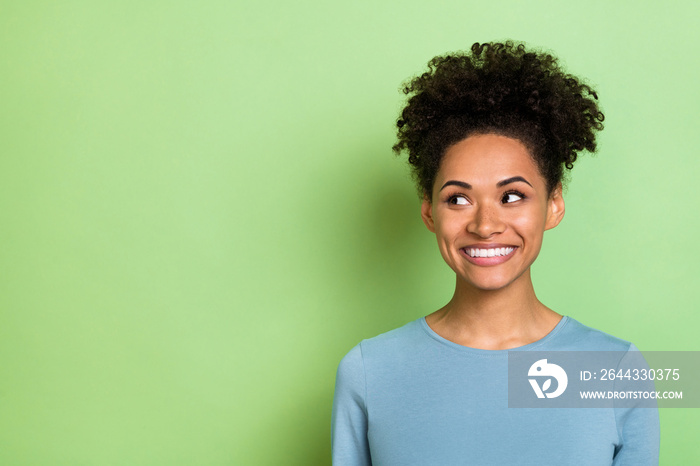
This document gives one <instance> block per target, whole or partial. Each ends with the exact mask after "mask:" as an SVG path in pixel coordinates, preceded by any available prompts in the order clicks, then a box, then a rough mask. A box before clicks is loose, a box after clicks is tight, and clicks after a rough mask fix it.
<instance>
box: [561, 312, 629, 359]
mask: <svg viewBox="0 0 700 466" xmlns="http://www.w3.org/2000/svg"><path fill="white" fill-rule="evenodd" d="M556 344H557V346H559V347H561V348H559V349H561V350H568V351H628V350H630V349H634V345H632V343H630V342H629V341H626V340H623V339H622V338H618V337H615V336H612V335H610V334H609V333H605V332H602V331H600V330H597V329H594V328H592V327H589V326H587V325H584V324H582V323H580V322H579V321H577V320H576V319H573V318H571V317H567V322H566V325H565V327H564V328H563V329H562V331H561V332H560V334H559V338H557V343H556Z"/></svg>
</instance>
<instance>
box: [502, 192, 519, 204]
mask: <svg viewBox="0 0 700 466" xmlns="http://www.w3.org/2000/svg"><path fill="white" fill-rule="evenodd" d="M521 199H525V196H524V195H523V194H521V193H519V192H517V191H509V192H507V193H505V194H503V199H501V202H502V203H503V204H510V203H511V202H515V201H519V200H521Z"/></svg>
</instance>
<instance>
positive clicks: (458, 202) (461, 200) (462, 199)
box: [447, 196, 469, 205]
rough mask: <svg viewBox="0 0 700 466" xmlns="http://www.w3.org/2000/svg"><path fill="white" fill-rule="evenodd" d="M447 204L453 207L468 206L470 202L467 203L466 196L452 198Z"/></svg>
mask: <svg viewBox="0 0 700 466" xmlns="http://www.w3.org/2000/svg"><path fill="white" fill-rule="evenodd" d="M447 202H449V203H450V204H453V205H467V204H469V201H467V198H466V197H464V196H451V197H450V199H449V200H448V201H447Z"/></svg>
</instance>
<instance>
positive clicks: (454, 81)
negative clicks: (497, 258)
mask: <svg viewBox="0 0 700 466" xmlns="http://www.w3.org/2000/svg"><path fill="white" fill-rule="evenodd" d="M403 92H404V94H406V95H410V97H409V99H408V103H407V104H406V107H405V108H404V109H403V111H402V113H401V116H400V118H399V119H398V121H397V123H396V126H397V128H398V132H397V133H398V142H397V143H396V144H395V145H394V146H393V149H394V152H395V153H396V154H397V155H398V154H400V153H401V152H402V151H403V150H404V149H405V150H406V151H407V152H408V162H409V163H410V164H411V166H412V170H413V174H414V177H415V180H416V183H417V185H418V186H417V187H418V190H419V192H420V194H421V195H422V196H424V197H427V198H428V199H430V198H431V195H432V189H433V184H434V183H435V177H436V175H437V172H438V170H439V168H440V161H441V159H442V157H443V155H444V154H445V152H446V150H447V149H448V148H449V147H450V146H451V145H453V144H455V143H457V142H459V141H461V140H463V139H465V138H467V137H469V136H471V135H474V134H488V133H494V134H500V135H503V136H508V137H512V138H515V139H518V140H520V141H521V142H522V143H523V144H524V145H525V146H526V147H527V148H528V150H529V151H530V153H531V154H532V157H533V159H534V160H535V162H536V163H537V166H538V168H539V170H540V173H541V174H542V176H543V178H544V180H545V182H546V186H547V189H548V192H549V193H550V194H551V193H552V191H553V190H554V188H555V187H556V186H557V184H558V183H560V182H562V181H563V177H564V170H563V169H564V167H566V168H567V169H569V170H571V168H573V164H574V162H575V161H576V157H577V154H578V152H580V151H582V150H584V149H585V150H587V151H589V152H594V151H595V150H596V141H595V132H596V131H598V130H601V129H603V123H602V121H603V119H604V116H603V113H602V112H601V111H600V110H599V108H598V102H597V100H598V95H597V94H596V92H595V91H594V90H593V89H591V88H590V87H589V86H588V85H586V84H583V83H582V82H580V79H578V78H576V77H574V76H571V75H569V74H566V73H564V72H563V71H562V70H561V69H560V67H559V65H558V64H557V59H556V58H555V57H553V56H552V55H550V54H547V53H542V52H532V51H527V50H526V49H525V45H524V44H521V43H518V44H515V43H513V42H511V41H507V42H505V43H485V44H480V43H478V42H477V43H475V44H474V45H472V47H471V53H456V54H448V55H444V56H438V57H435V58H433V59H432V60H430V62H429V63H428V71H427V72H426V73H423V74H422V75H420V76H417V77H415V78H413V79H412V80H410V81H409V82H408V83H406V84H405V85H404V86H403Z"/></svg>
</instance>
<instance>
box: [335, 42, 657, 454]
mask: <svg viewBox="0 0 700 466" xmlns="http://www.w3.org/2000/svg"><path fill="white" fill-rule="evenodd" d="M404 92H405V93H406V94H408V95H410V98H409V100H408V104H407V105H406V107H405V108H404V110H403V112H402V115H401V117H400V119H399V120H398V123H397V126H398V142H397V144H396V145H395V146H394V150H395V151H396V152H397V153H400V152H401V151H404V150H405V151H407V152H408V161H409V163H410V164H411V166H412V169H413V172H414V174H415V178H416V181H417V185H418V188H419V191H420V194H421V196H422V199H423V201H422V206H421V215H422V218H423V221H424V222H425V225H426V226H427V228H428V229H429V230H430V231H432V232H433V233H435V236H436V238H437V243H438V248H439V250H440V253H441V254H442V257H443V258H444V260H445V262H447V264H448V265H449V266H450V268H452V270H453V271H454V272H455V275H456V286H455V291H454V295H453V297H452V299H451V300H450V302H449V303H447V305H445V306H444V307H443V308H442V309H439V310H437V311H435V312H433V313H432V314H430V315H428V316H426V317H425V318H421V319H418V320H417V321H414V322H411V323H409V324H407V325H405V326H403V327H401V328H399V329H396V330H393V331H391V332H388V333H385V334H383V335H380V336H378V337H375V338H372V339H369V340H365V341H363V342H361V343H360V344H359V345H357V346H356V347H355V348H353V349H352V350H351V351H350V352H349V353H348V354H347V355H346V356H345V358H343V360H342V362H341V363H340V366H339V368H338V375H337V380H336V391H335V398H334V404H333V425H332V441H333V463H334V464H335V465H336V466H344V465H370V464H372V465H375V466H377V465H402V466H406V465H421V466H424V465H443V466H444V465H456V464H460V465H461V464H476V465H511V464H533V465H534V464H537V465H543V464H547V465H549V464H553V465H554V464H556V465H566V464H575V465H589V464H590V465H610V464H616V465H623V464H625V465H635V466H639V465H652V464H658V448H659V430H658V429H659V426H658V412H657V411H656V410H655V409H630V408H619V409H617V408H609V409H608V408H602V409H575V408H569V409H533V408H527V409H517V408H509V407H508V378H507V377H508V374H507V372H508V358H507V356H508V351H509V350H514V349H516V350H518V351H530V350H535V351H619V352H627V351H634V350H635V348H634V346H633V345H631V344H630V343H629V342H625V341H623V340H620V339H617V338H615V337H612V336H610V335H607V334H605V333H603V332H600V331H597V330H594V329H592V328H589V327H586V326H585V325H582V324H580V323H579V322H577V321H576V320H574V319H572V318H570V317H566V316H564V317H562V316H561V315H560V314H558V313H557V312H555V311H553V310H551V309H549V308H548V307H547V306H545V305H544V304H542V303H541V302H540V301H539V300H538V299H537V297H536V295H535V291H534V289H533V285H532V280H531V277H530V266H531V265H532V263H533V262H534V261H535V259H536V258H537V255H538V253H539V251H540V247H541V245H542V238H543V233H544V231H545V230H547V229H550V228H554V227H555V226H557V225H558V224H559V222H560V221H561V220H562V218H563V216H564V199H563V198H562V181H563V177H564V176H563V175H564V168H567V169H571V168H572V166H573V163H574V161H575V160H576V156H577V153H578V152H579V151H582V150H587V151H591V152H592V151H594V150H595V148H596V144H595V132H596V131H597V130H600V129H602V121H603V114H602V113H601V112H600V111H599V109H598V105H597V95H596V93H595V92H594V91H593V90H592V89H591V88H590V87H588V86H587V85H585V84H583V83H581V82H580V81H579V80H578V79H577V78H575V77H572V76H570V75H567V74H565V73H564V72H563V71H562V70H561V69H559V67H558V65H557V62H556V59H555V58H554V57H552V56H551V55H548V54H544V53H537V52H531V51H528V50H526V49H525V47H524V46H523V45H522V44H513V43H510V42H507V43H505V44H499V43H488V44H478V43H477V44H474V45H473V46H472V48H471V53H466V54H452V55H447V56H443V57H436V58H434V59H433V60H431V62H430V63H429V71H428V72H427V73H424V74H422V75H421V76H419V77H417V78H415V79H413V80H412V81H411V82H409V83H408V84H407V85H406V87H405V89H404Z"/></svg>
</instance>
